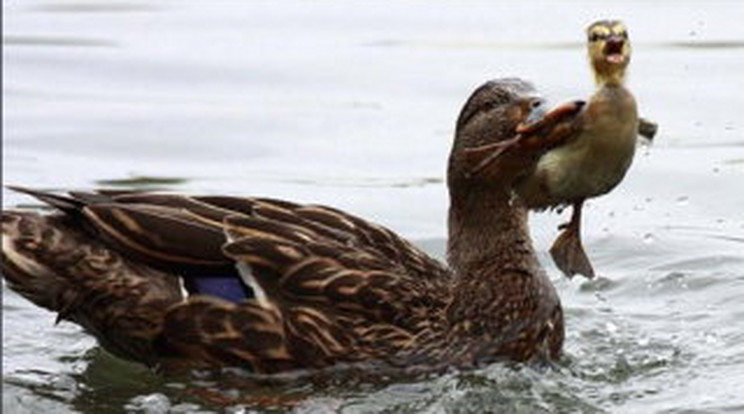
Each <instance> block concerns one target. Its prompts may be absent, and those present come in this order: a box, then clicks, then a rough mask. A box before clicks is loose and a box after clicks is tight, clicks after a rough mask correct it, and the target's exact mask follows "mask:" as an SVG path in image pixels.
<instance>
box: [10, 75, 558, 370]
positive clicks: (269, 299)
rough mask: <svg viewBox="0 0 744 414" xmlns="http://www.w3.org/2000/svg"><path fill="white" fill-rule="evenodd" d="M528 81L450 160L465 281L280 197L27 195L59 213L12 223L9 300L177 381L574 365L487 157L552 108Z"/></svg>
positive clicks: (468, 133) (384, 232)
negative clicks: (371, 367) (373, 366)
mask: <svg viewBox="0 0 744 414" xmlns="http://www.w3.org/2000/svg"><path fill="white" fill-rule="evenodd" d="M541 102H542V101H541V100H540V99H539V98H537V97H536V94H535V92H534V90H533V88H532V87H531V86H530V85H529V84H527V83H525V82H522V81H519V80H515V79H504V80H499V81H492V82H489V83H486V84H485V85H483V86H481V87H480V88H478V89H477V90H476V91H475V92H474V93H473V95H472V96H471V97H470V99H469V100H468V101H467V103H466V104H465V106H464V108H463V109H462V112H461V114H460V117H459V119H458V121H457V128H456V136H455V140H454V145H453V147H452V152H451V155H450V160H449V168H448V180H447V182H448V186H449V189H450V203H451V205H450V211H449V241H448V262H449V263H448V266H445V265H443V264H441V263H439V262H438V261H436V260H434V259H432V258H430V257H429V256H427V255H426V254H425V253H423V252H422V251H420V250H419V249H418V248H416V247H415V246H413V245H412V244H410V243H409V242H407V241H405V240H403V239H402V238H400V237H398V236H397V235H395V234H394V233H393V232H391V231H390V230H388V229H386V228H384V227H381V226H379V225H375V224H373V223H370V222H367V221H364V220H362V219H360V218H358V217H355V216H353V215H351V214H348V213H344V212H341V211H338V210H335V209H332V208H330V207H324V206H318V205H300V204H294V203H291V202H287V201H280V200H272V199H264V198H237V197H222V196H205V197H188V196H180V195H168V194H148V193H137V192H132V193H128V192H117V193H108V192H99V193H76V192H73V193H69V194H67V195H57V194H51V193H47V192H40V191H34V190H29V189H23V188H15V189H16V190H17V191H21V192H25V193H28V194H30V195H32V196H35V197H36V198H38V199H39V200H41V201H43V202H45V203H47V204H49V205H51V206H53V207H55V208H56V210H57V212H56V213H54V214H38V213H35V212H21V211H4V212H3V213H2V236H3V241H2V251H3V256H2V272H3V277H4V278H5V280H6V281H7V282H8V284H9V286H10V287H11V288H12V289H14V290H15V291H17V292H18V293H20V294H21V295H23V296H25V297H26V298H28V299H29V300H31V301H32V302H34V303H36V304H37V305H39V306H42V307H44V308H47V309H49V310H52V311H54V312H57V313H58V320H69V321H72V322H74V323H77V324H79V325H81V326H82V327H83V328H85V330H86V331H88V332H90V333H91V334H92V335H94V336H95V337H96V338H97V339H98V340H99V342H100V343H101V345H102V346H103V347H104V348H105V349H107V350H108V351H110V352H111V353H113V354H115V355H117V356H120V357H122V358H125V359H129V360H133V361H139V362H142V363H144V364H147V365H148V366H151V367H159V368H162V369H165V370H170V369H183V368H201V367H222V366H236V367H243V368H247V369H249V370H252V371H254V372H257V373H276V372H281V371H287V370H293V369H313V368H322V367H327V366H331V365H334V364H339V363H355V362H362V361H377V362H380V363H382V364H385V365H389V366H395V367H408V366H414V365H415V366H425V367H430V368H437V367H445V366H459V367H468V366H475V365H478V364H483V363H488V362H491V361H495V360H500V359H510V360H517V361H526V360H531V359H535V358H540V359H543V358H557V357H558V356H559V354H560V352H561V345H562V342H563V335H564V330H563V314H562V311H561V305H560V301H559V299H558V296H557V294H556V291H555V289H554V288H553V286H552V284H551V282H550V281H549V279H548V277H547V276H546V274H545V272H544V271H543V270H542V269H541V267H540V265H539V264H538V261H537V259H536V257H535V253H534V250H533V248H532V245H531V242H530V237H529V234H528V229H527V209H526V208H525V207H523V206H521V205H518V204H514V203H512V202H510V200H511V197H512V184H513V182H514V179H515V178H516V177H518V176H519V174H520V172H522V171H524V169H525V168H529V167H530V165H531V164H532V163H533V162H534V157H532V156H526V157H525V156H522V154H520V153H518V152H514V154H513V155H506V156H505V157H503V158H502V159H501V162H499V163H498V164H499V165H498V166H495V167H493V166H492V168H488V170H487V171H481V172H480V173H479V174H477V175H474V174H472V169H473V168H474V167H475V166H476V165H478V163H480V162H482V157H484V156H488V154H489V153H488V152H487V151H482V150H480V148H482V147H483V146H484V145H487V144H490V143H493V142H498V141H502V140H506V139H509V138H512V137H513V136H514V135H515V131H516V129H517V126H518V125H520V124H523V123H524V122H526V121H527V119H528V118H529V117H530V115H531V114H532V113H534V112H535V111H538V112H539V111H541V109H540V103H541Z"/></svg>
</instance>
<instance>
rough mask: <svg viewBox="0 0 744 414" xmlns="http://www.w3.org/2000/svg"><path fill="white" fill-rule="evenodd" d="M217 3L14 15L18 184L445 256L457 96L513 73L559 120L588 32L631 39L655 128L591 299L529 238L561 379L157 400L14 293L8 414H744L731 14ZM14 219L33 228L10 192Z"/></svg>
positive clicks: (7, 93)
mask: <svg viewBox="0 0 744 414" xmlns="http://www.w3.org/2000/svg"><path fill="white" fill-rule="evenodd" d="M217 4H218V5H219V7H213V6H214V5H215V2H214V1H212V2H209V4H207V2H204V1H194V2H177V1H162V2H157V3H153V2H148V1H142V2H139V1H121V2H119V1H117V2H114V1H108V0H107V1H104V0H90V1H85V2H78V1H64V2H62V1H51V0H47V1H39V0H29V1H24V2H5V3H3V12H4V13H5V16H4V21H3V23H4V25H5V27H4V33H3V45H4V46H5V47H4V50H3V55H4V56H3V57H4V63H5V68H4V69H5V70H4V73H3V81H4V82H3V100H4V107H3V110H4V114H3V115H4V119H3V122H4V123H3V140H4V143H3V144H4V147H3V150H4V152H3V160H2V168H3V176H4V183H13V184H18V185H26V186H32V187H37V188H42V189H65V188H71V189H76V190H86V189H91V188H95V187H105V188H110V189H145V190H157V191H161V190H163V191H179V192H188V193H201V194H205V193H206V194H217V193H227V194H234V195H237V194H252V195H253V194H255V195H261V196H271V197H280V198H288V199H293V200H299V201H304V202H319V203H326V204H331V205H334V206H336V207H339V208H343V209H348V210H350V211H352V212H354V213H356V214H360V215H363V216H365V217H368V218H370V219H372V220H375V221H379V222H382V223H384V224H386V225H388V226H390V227H392V228H394V229H396V230H398V231H400V232H401V233H402V234H404V235H406V236H409V237H412V238H414V240H416V241H417V243H418V244H419V245H421V246H422V247H423V248H425V249H426V250H427V251H429V252H431V253H432V254H433V255H435V256H436V257H440V258H442V257H443V256H444V240H443V237H444V234H445V222H446V208H447V194H446V191H445V188H444V174H445V164H446V157H447V154H448V151H449V145H450V144H451V138H452V137H451V135H452V129H453V125H454V121H455V119H456V117H457V113H458V111H459V109H460V106H461V105H462V103H463V102H464V100H465V98H466V97H467V96H468V94H469V93H470V92H471V91H472V90H473V89H474V88H475V87H476V86H477V85H478V84H480V83H481V82H482V81H484V80H486V79H489V78H494V77H501V76H513V75H519V76H523V77H525V78H527V79H530V80H532V81H534V82H535V83H536V84H537V85H538V87H539V88H540V89H541V90H543V91H544V92H545V93H546V94H547V95H548V96H549V97H550V98H551V99H552V100H553V101H561V100H565V99H574V98H577V97H584V96H586V95H587V93H588V92H589V91H590V90H591V80H590V79H589V76H588V71H587V68H586V63H585V58H584V56H583V29H584V26H585V25H586V24H587V23H588V22H589V21H591V20H593V19H595V18H597V17H600V16H601V17H607V16H612V15H615V16H618V17H621V18H622V19H624V20H625V21H626V23H627V24H628V26H629V27H630V29H631V36H632V38H633V41H634V56H633V67H632V75H631V78H630V82H631V88H632V89H633V91H634V92H635V94H636V96H637V98H638V101H639V103H640V105H641V108H642V112H643V114H644V116H647V117H648V118H649V119H652V120H654V121H656V122H658V123H659V124H660V127H661V128H660V135H659V136H658V137H657V138H656V139H655V141H654V145H653V146H652V147H651V148H650V149H648V150H647V151H645V152H644V154H642V156H640V157H638V158H637V160H636V162H635V165H634V166H633V168H632V170H631V171H630V173H629V175H628V177H627V178H626V180H625V182H624V183H623V184H622V185H621V186H620V187H619V188H618V189H616V190H615V191H614V192H613V193H612V194H610V195H608V196H606V197H603V198H600V199H597V200H592V201H591V203H589V204H588V205H587V207H586V214H585V216H586V220H587V222H586V225H585V227H584V228H585V231H586V234H585V235H584V236H585V242H586V244H587V248H588V251H589V255H590V256H591V257H592V260H593V261H594V264H595V267H596V268H597V269H598V270H599V273H600V276H599V277H598V278H597V279H596V280H594V281H589V282H582V281H578V280H573V281H568V280H565V279H564V278H562V277H560V276H559V275H558V273H557V271H556V270H555V268H554V267H553V266H552V264H551V263H550V261H549V260H548V258H547V253H546V250H547V247H548V245H549V244H550V243H551V242H552V240H553V239H554V237H555V235H556V230H555V226H556V225H557V224H558V223H559V222H561V217H560V216H559V215H558V214H555V213H553V214H542V215H535V217H534V218H533V220H532V226H533V236H534V239H535V242H536V245H537V248H538V250H539V254H540V256H541V259H543V262H544V263H545V264H546V267H547V269H548V271H549V272H550V274H551V275H553V276H554V282H555V284H556V286H557V288H558V290H559V292H560V294H561V297H562V300H563V303H564V306H565V308H566V315H567V316H566V322H567V339H566V349H565V351H566V358H565V359H564V360H563V361H561V362H560V363H559V364H555V365H554V366H551V367H532V366H521V365H503V364H496V365H492V366H488V367H483V368H482V369H480V370H476V371H472V372H451V373H447V374H443V375H436V376H428V377H423V378H408V379H387V380H386V381H377V382H371V381H369V380H370V378H368V377H366V376H365V375H360V376H359V377H358V378H356V379H350V378H344V380H343V381H341V380H339V381H338V382H336V383H333V381H330V383H329V381H326V383H323V384H319V383H317V382H314V381H309V380H303V381H299V382H292V383H289V384H282V385H277V386H272V387H268V386H255V384H250V385H249V383H250V381H245V380H246V378H245V377H244V376H241V375H238V374H236V373H234V372H226V373H221V374H218V373H196V374H194V375H193V376H187V377H179V378H165V377H161V376H158V375H156V374H154V373H151V372H148V371H146V370H144V369H142V368H141V367H139V366H137V365H134V364H129V363H125V362H122V361H120V360H117V359H115V358H113V357H111V356H109V355H107V354H106V353H104V352H102V351H101V350H100V348H98V347H97V346H96V345H95V343H94V342H93V340H92V339H90V337H88V336H86V335H84V334H83V333H82V332H81V331H80V329H79V328H77V327H76V326H74V325H71V324H67V323H62V324H60V325H58V326H54V325H53V319H54V318H53V315H51V314H49V313H48V312H45V311H42V310H40V309H37V308H34V307H32V306H31V305H29V304H28V303H27V302H25V301H24V300H22V299H21V298H19V297H18V296H17V295H15V294H14V293H12V292H9V291H8V290H7V289H4V290H3V299H4V301H3V334H4V338H3V351H4V352H3V411H4V412H44V411H47V412H124V411H133V412H198V411H203V412H224V411H227V412H241V411H240V410H241V409H243V410H248V409H250V410H256V411H271V410H274V411H289V410H294V411H297V412H329V411H341V412H351V413H356V412H380V411H387V412H422V411H425V412H443V411H450V412H483V411H487V410H488V411H494V412H537V413H540V412H545V413H547V412H588V413H593V412H615V411H619V412H659V411H665V410H666V411H669V412H675V411H677V412H678V411H683V410H688V409H689V410H701V411H729V412H736V411H742V410H744V399H743V398H742V396H741V391H740V389H739V388H740V384H742V383H744V374H742V373H743V372H744V345H743V344H744V336H743V335H742V332H744V326H743V325H742V324H743V323H744V322H742V321H744V305H743V304H742V301H741V295H742V292H744V270H743V269H744V253H743V252H742V243H744V213H742V209H741V206H742V205H744V191H742V184H741V183H742V178H743V177H742V176H744V136H742V131H744V125H742V117H741V116H740V114H739V110H738V108H741V107H742V106H744V96H742V95H741V93H740V91H742V90H744V78H742V77H741V73H744V39H743V38H742V32H741V28H740V24H741V19H736V18H735V17H736V16H737V15H742V13H743V12H744V10H742V8H741V6H739V5H738V4H736V3H732V2H720V3H705V4H702V3H700V2H692V1H675V2H671V1H666V2H647V3H639V2H624V3H621V4H609V3H608V2H606V1H602V0H596V1H581V2H571V3H565V2H563V3H560V4H558V3H556V4H552V3H545V2H537V1H535V2H520V5H519V7H515V6H514V5H510V4H501V3H497V4H488V3H484V4H480V5H475V4H473V5H469V6H468V7H462V6H459V5H458V4H455V3H439V4H437V5H435V6H432V7H427V8H422V7H420V5H418V4H414V3H412V2H406V1H401V2H395V3H392V2H391V3H389V4H388V5H386V6H385V7H380V5H379V4H372V3H365V2H354V3H353V4H351V3H345V2H339V1H333V2H332V4H330V6H332V7H322V6H319V5H313V6H312V7H311V6H308V5H306V4H304V3H303V2H300V1H292V0H283V1H280V2H275V3H271V2H231V1H219V2H217ZM660 16H663V19H664V24H661V25H660V24H659V18H660ZM3 203H4V207H10V206H12V207H16V208H17V207H25V208H34V209H38V208H39V206H38V205H37V204H34V203H31V202H30V201H29V199H28V198H25V197H22V196H20V195H18V194H15V193H13V192H10V191H7V190H6V189H4V190H3ZM564 215H565V213H564ZM563 218H565V217H563ZM29 321H38V322H37V323H32V324H31V323H29ZM331 378H335V377H334V376H331Z"/></svg>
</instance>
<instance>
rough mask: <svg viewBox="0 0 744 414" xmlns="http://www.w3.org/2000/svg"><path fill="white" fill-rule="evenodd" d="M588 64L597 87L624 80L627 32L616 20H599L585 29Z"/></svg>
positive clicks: (628, 43) (627, 56) (627, 47)
mask: <svg viewBox="0 0 744 414" xmlns="http://www.w3.org/2000/svg"><path fill="white" fill-rule="evenodd" d="M586 34H587V51H588V55H589V62H590V64H591V67H592V71H593V72H594V78H595V80H596V82H597V84H598V85H604V84H608V83H609V84H619V83H622V82H623V81H624V80H625V72H626V69H627V67H628V64H629V63H630V52H631V48H630V41H629V39H628V30H627V29H626V27H625V25H624V24H623V23H622V22H620V21H618V20H600V21H597V22H594V23H592V24H591V25H589V27H588V28H587V29H586Z"/></svg>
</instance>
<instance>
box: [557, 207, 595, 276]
mask: <svg viewBox="0 0 744 414" xmlns="http://www.w3.org/2000/svg"><path fill="white" fill-rule="evenodd" d="M583 204H584V201H583V200H582V201H580V202H577V203H575V204H574V205H573V214H572V215H571V221H570V222H568V223H564V224H561V225H560V226H558V229H560V230H563V232H562V233H561V234H560V235H559V236H558V238H557V239H556V240H555V242H554V243H553V246H552V247H551V248H550V256H551V257H552V258H553V261H554V262H555V264H556V266H557V267H558V269H560V270H561V272H563V274H564V275H566V276H567V277H568V278H571V277H573V276H574V275H575V274H580V275H583V276H585V277H586V278H588V279H593V278H594V268H593V267H592V264H591V263H590V262H589V258H588V257H587V255H586V252H585V251H584V246H583V245H582V243H581V209H582V207H583Z"/></svg>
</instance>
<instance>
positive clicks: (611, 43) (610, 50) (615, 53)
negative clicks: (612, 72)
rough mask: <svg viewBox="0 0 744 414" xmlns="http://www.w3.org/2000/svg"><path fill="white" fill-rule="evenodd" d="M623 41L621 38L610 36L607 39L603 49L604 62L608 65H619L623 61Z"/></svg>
mask: <svg viewBox="0 0 744 414" xmlns="http://www.w3.org/2000/svg"><path fill="white" fill-rule="evenodd" d="M624 49H625V39H623V38H622V37H621V36H611V37H609V38H608V39H607V41H606V43H605V46H604V49H603V50H602V51H603V52H604V55H605V60H607V62H609V63H613V64H620V63H623V62H624V61H625V53H623V50H624Z"/></svg>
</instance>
